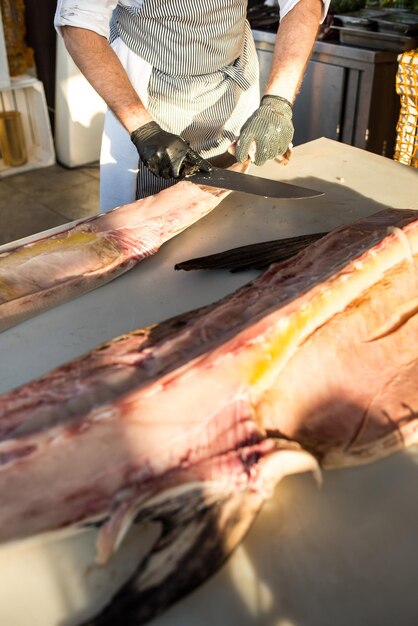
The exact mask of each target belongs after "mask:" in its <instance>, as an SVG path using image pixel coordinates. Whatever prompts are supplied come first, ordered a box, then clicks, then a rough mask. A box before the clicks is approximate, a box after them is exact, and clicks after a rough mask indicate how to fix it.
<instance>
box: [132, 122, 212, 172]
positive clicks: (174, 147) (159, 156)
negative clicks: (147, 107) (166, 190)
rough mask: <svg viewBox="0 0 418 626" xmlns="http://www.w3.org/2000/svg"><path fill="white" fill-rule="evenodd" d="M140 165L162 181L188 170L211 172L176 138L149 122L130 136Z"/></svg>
mask: <svg viewBox="0 0 418 626" xmlns="http://www.w3.org/2000/svg"><path fill="white" fill-rule="evenodd" d="M131 140H132V142H133V143H134V144H135V146H136V149H137V150H138V154H139V156H140V157H141V160H142V162H143V163H144V164H145V165H146V166H147V167H148V169H149V170H151V172H152V173H153V174H155V175H156V176H160V177H161V178H184V177H185V176H186V174H189V173H191V171H196V170H203V171H204V172H210V171H212V166H211V164H210V163H209V162H208V161H206V160H205V159H203V158H202V157H201V156H199V155H198V154H197V152H195V151H194V150H192V149H191V148H190V146H189V145H188V143H186V142H185V141H184V139H182V138H181V137H179V136H178V135H174V134H173V133H168V132H166V131H165V130H163V129H162V128H161V126H159V124H157V122H148V124H144V126H140V127H139V128H137V129H136V130H134V131H133V132H132V133H131Z"/></svg>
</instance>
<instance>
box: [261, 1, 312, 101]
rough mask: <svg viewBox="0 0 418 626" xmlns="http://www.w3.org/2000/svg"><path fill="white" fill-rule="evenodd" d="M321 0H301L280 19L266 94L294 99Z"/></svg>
mask: <svg viewBox="0 0 418 626" xmlns="http://www.w3.org/2000/svg"><path fill="white" fill-rule="evenodd" d="M322 7H323V4H322V0H300V1H299V2H298V4H296V6H294V7H293V9H292V10H291V11H289V13H287V15H285V17H284V18H283V19H282V21H281V22H280V26H279V30H278V31H277V37H276V44H275V47H274V54H273V62H272V66H271V71H270V75H269V79H268V81H267V85H266V89H265V93H266V94H270V95H276V96H282V97H283V98H286V99H287V100H289V101H290V102H293V101H294V99H295V97H296V94H297V93H298V90H299V87H300V84H301V82H302V78H303V74H304V71H305V67H306V64H307V62H308V60H309V57H310V54H311V52H312V48H313V45H314V43H315V39H316V36H317V33H318V27H319V23H320V20H321V15H322Z"/></svg>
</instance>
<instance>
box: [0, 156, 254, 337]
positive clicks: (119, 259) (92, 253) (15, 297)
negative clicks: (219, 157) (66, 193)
mask: <svg viewBox="0 0 418 626" xmlns="http://www.w3.org/2000/svg"><path fill="white" fill-rule="evenodd" d="M248 167H249V163H245V164H242V163H236V164H234V165H233V166H231V168H230V169H233V170H235V171H243V172H244V171H246V170H247V169H248ZM229 193H230V192H229V191H228V190H225V189H217V188H214V187H206V186H203V185H196V184H194V183H191V182H189V181H181V182H179V183H177V184H176V185H175V186H174V187H170V188H169V189H165V190H163V191H161V192H160V193H159V194H157V195H155V196H151V197H149V198H145V199H143V200H138V201H136V202H133V203H131V204H127V205H124V206H122V207H118V208H116V209H114V210H113V211H110V212H108V213H105V214H101V215H96V216H94V217H91V218H88V219H85V220H82V221H80V222H78V223H76V224H75V225H74V224H73V225H70V226H69V227H67V228H65V229H64V230H62V231H61V232H59V233H57V234H54V235H48V236H40V237H39V238H37V239H36V240H35V241H32V242H30V243H26V244H23V245H20V246H12V247H11V246H6V247H5V248H3V252H2V250H1V249H0V331H2V330H5V329H6V328H9V327H11V326H14V325H15V324H18V323H19V322H22V321H23V320H25V319H28V318H30V317H32V316H33V315H36V314H37V313H40V312H42V311H44V310H46V309H49V308H52V307H54V306H56V305H58V304H61V303H63V302H66V301H68V300H70V299H73V298H75V297H77V296H80V295H82V294H83V293H86V292H88V291H91V290H93V289H96V288H97V287H100V286H101V285H104V284H106V283H108V282H110V281H111V280H113V279H114V278H116V277H117V276H120V275H121V274H123V273H124V272H126V271H128V270H130V269H131V268H132V267H134V266H135V265H137V263H139V262H140V261H142V260H143V259H144V258H146V257H148V256H151V255H153V254H155V253H156V252H157V251H158V249H159V248H160V246H161V245H162V244H163V243H164V242H166V241H168V240H169V239H171V238H172V237H174V236H175V235H177V234H178V233H180V232H182V231H183V230H185V229H186V228H187V227H188V226H191V225H192V224H194V222H196V221H197V220H199V219H201V218H202V217H204V216H205V215H206V214H207V213H209V212H210V211H212V210H213V209H214V208H215V207H216V206H217V205H218V204H219V203H220V202H221V201H222V200H223V199H224V198H225V197H226V196H227V195H228V194H229Z"/></svg>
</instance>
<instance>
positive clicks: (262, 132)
mask: <svg viewBox="0 0 418 626" xmlns="http://www.w3.org/2000/svg"><path fill="white" fill-rule="evenodd" d="M293 133H294V129H293V124H292V105H291V104H290V102H289V101H288V100H286V98H282V97H281V96H264V97H263V98H262V99H261V102H260V106H259V108H258V109H257V110H256V111H254V113H253V114H252V115H251V117H249V118H248V120H247V121H246V122H245V124H244V126H243V127H242V128H241V134H240V138H239V140H238V146H237V149H236V153H235V156H236V158H237V160H238V161H241V162H243V161H245V159H246V158H247V157H248V150H249V148H250V145H251V144H252V143H253V142H254V143H255V145H256V152H255V159H254V163H255V164H256V165H264V163H265V162H266V161H269V160H270V159H274V158H276V157H278V156H281V155H282V154H284V153H285V152H286V150H287V149H288V147H289V144H290V142H291V141H292V139H293Z"/></svg>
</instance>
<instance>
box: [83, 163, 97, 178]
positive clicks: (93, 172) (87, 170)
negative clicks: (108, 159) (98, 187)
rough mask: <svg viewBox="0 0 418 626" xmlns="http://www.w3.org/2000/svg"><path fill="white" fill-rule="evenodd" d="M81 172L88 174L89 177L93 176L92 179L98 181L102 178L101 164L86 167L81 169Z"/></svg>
mask: <svg viewBox="0 0 418 626" xmlns="http://www.w3.org/2000/svg"><path fill="white" fill-rule="evenodd" d="M79 171H80V172H83V174H87V175H88V176H91V177H92V178H97V179H99V178H100V167H99V164H92V165H85V166H84V167H80V168H79Z"/></svg>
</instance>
